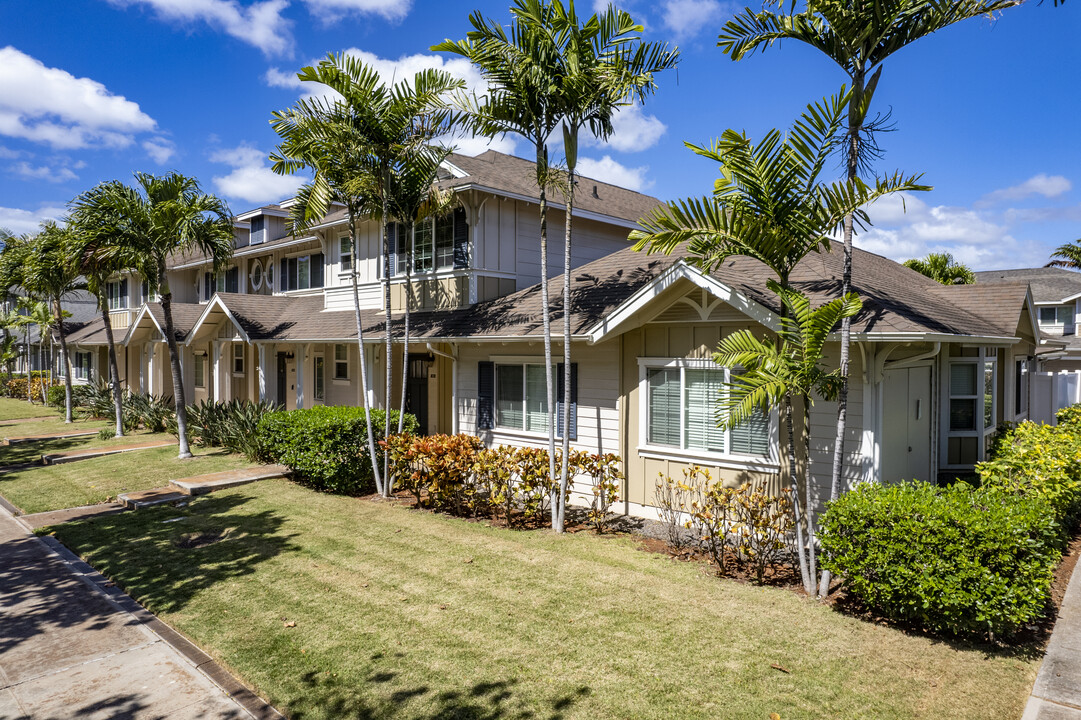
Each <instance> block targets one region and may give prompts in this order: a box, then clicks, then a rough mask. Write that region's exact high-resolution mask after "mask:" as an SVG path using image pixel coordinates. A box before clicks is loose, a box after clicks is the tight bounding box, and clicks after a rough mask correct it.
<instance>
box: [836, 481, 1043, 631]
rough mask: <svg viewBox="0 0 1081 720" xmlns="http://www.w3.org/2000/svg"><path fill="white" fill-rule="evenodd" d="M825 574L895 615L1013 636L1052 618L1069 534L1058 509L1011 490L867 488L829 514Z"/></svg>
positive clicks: (936, 627) (938, 626)
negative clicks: (1048, 613) (1049, 609)
mask: <svg viewBox="0 0 1081 720" xmlns="http://www.w3.org/2000/svg"><path fill="white" fill-rule="evenodd" d="M819 537H820V540H821V543H822V548H823V550H824V554H823V555H824V557H823V560H822V565H823V567H825V568H827V569H829V570H830V571H831V572H833V573H835V574H837V575H839V576H842V577H844V579H845V580H844V581H845V585H846V587H847V588H848V590H849V592H850V593H851V594H853V595H854V596H855V597H857V598H858V599H860V600H861V601H862V602H863V603H864V604H866V605H867V606H869V607H871V608H875V609H877V610H879V611H880V612H882V613H883V614H885V615H886V616H887V617H890V618H893V619H895V620H906V621H911V622H916V623H919V624H920V625H921V626H923V627H924V628H926V629H928V630H931V631H933V632H938V633H949V634H955V635H968V636H977V635H979V636H991V637H995V636H1009V635H1011V634H1013V633H1015V632H1016V631H1017V630H1018V629H1019V628H1020V627H1021V626H1022V625H1024V624H1026V623H1031V622H1033V621H1034V620H1036V619H1038V618H1039V617H1040V616H1041V615H1043V613H1044V611H1045V609H1046V603H1047V600H1048V597H1049V588H1050V586H1051V581H1052V577H1053V575H1052V573H1053V570H1054V568H1055V566H1056V565H1057V564H1058V562H1059V560H1060V558H1061V551H1062V533H1061V528H1060V526H1059V524H1058V523H1057V522H1056V520H1055V516H1054V513H1052V512H1051V509H1050V507H1049V506H1048V504H1047V503H1046V502H1045V501H1044V500H1043V499H1041V498H1040V497H1037V496H1034V495H1019V494H1016V493H1011V492H1008V491H1006V490H1004V489H1001V488H996V487H988V488H980V489H973V488H972V487H970V486H969V485H966V484H965V483H957V484H955V485H953V486H951V487H948V488H937V487H935V486H933V485H930V484H927V483H922V482H913V483H906V484H901V485H890V486H884V485H875V484H864V485H861V486H859V487H858V488H856V489H855V490H853V491H852V492H849V493H847V494H845V495H843V496H841V497H840V498H838V499H837V500H835V501H833V502H831V503H830V504H829V507H828V509H827V511H826V513H825V514H824V515H823V517H822V531H821V534H820V536H819Z"/></svg>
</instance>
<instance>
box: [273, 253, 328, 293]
mask: <svg viewBox="0 0 1081 720" xmlns="http://www.w3.org/2000/svg"><path fill="white" fill-rule="evenodd" d="M321 287H323V253H312V254H311V255H301V256H299V257H291V258H285V259H283V260H282V261H281V290H283V291H289V290H308V289H309V288H321Z"/></svg>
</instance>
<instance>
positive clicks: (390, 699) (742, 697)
mask: <svg viewBox="0 0 1081 720" xmlns="http://www.w3.org/2000/svg"><path fill="white" fill-rule="evenodd" d="M178 518H179V519H178ZM55 531H56V533H57V535H58V536H59V537H60V539H61V540H63V541H64V542H65V543H66V544H68V546H69V547H72V548H73V549H74V550H75V551H76V552H78V553H79V554H81V555H83V556H84V557H86V558H87V559H88V560H89V561H90V562H91V563H92V564H94V565H95V566H96V567H97V568H98V569H99V570H101V571H102V572H103V573H105V574H106V575H108V576H109V577H111V578H112V579H113V580H115V581H116V582H117V583H118V584H119V585H120V586H122V587H124V588H125V589H126V590H127V591H128V592H130V593H131V594H132V595H133V596H134V597H135V598H137V599H138V600H140V601H141V602H143V603H144V604H146V605H147V606H148V607H149V608H150V609H151V610H153V611H154V612H157V613H159V614H160V615H161V616H162V618H163V619H165V620H166V621H167V622H169V623H171V624H173V625H174V626H175V627H177V628H178V629H180V630H181V631H182V632H184V633H185V634H187V635H188V636H189V637H191V638H193V639H194V640H195V641H196V642H198V643H199V644H200V645H201V646H202V647H203V648H205V649H206V650H208V651H209V652H210V653H211V654H212V655H214V656H215V657H216V658H218V659H219V660H221V661H222V662H224V663H225V664H226V665H227V666H229V667H230V668H232V669H233V670H234V671H236V672H237V673H238V674H239V675H240V676H242V677H243V678H245V679H246V680H247V681H248V682H249V683H252V684H253V685H254V686H255V687H256V688H257V689H258V690H259V691H260V692H261V693H262V694H264V696H266V697H267V698H268V699H269V700H270V701H271V702H273V703H274V704H275V705H277V706H278V707H280V708H281V709H283V710H284V711H286V712H287V714H289V715H290V716H291V717H293V718H402V719H403V720H404V719H416V720H420V719H421V718H437V717H439V718H442V717H462V718H502V717H507V718H510V717H535V718H555V717H560V718H588V719H589V720H600V719H603V718H665V719H668V718H718V717H725V718H763V719H764V718H768V717H769V716H770V713H778V714H779V715H780V716H781V717H782V718H797V717H798V718H805V717H823V718H826V717H828V718H856V717H874V718H942V717H980V718H988V719H992V720H993V719H994V718H1016V717H1018V716H1019V715H1020V713H1021V710H1022V707H1023V705H1024V702H1025V699H1026V697H1027V695H1028V693H1029V690H1030V688H1031V684H1032V680H1033V678H1034V676H1035V671H1036V660H1034V659H1031V658H1027V657H1024V656H1018V655H1016V654H1015V655H1013V656H1007V655H1001V654H995V653H994V652H989V651H988V650H987V649H985V648H979V647H970V646H959V645H951V644H948V643H944V642H939V641H934V640H931V639H928V638H924V637H914V636H909V635H905V634H903V633H901V632H899V631H897V630H895V629H892V628H888V627H882V626H878V625H874V624H869V623H864V622H861V621H859V620H856V619H854V618H851V617H847V616H844V615H842V614H839V613H837V612H835V611H833V610H832V609H830V608H829V607H825V606H823V605H820V604H818V603H816V602H813V601H809V600H806V599H803V598H801V597H799V596H797V595H796V594H794V593H791V592H788V591H785V590H778V589H769V588H759V587H755V586H752V585H745V584H739V583H735V582H731V581H723V580H718V579H717V578H714V577H711V576H710V575H709V574H708V573H707V572H705V570H704V568H703V566H702V565H699V564H696V563H683V562H676V561H672V560H670V559H668V558H665V557H663V556H660V555H657V554H655V553H647V552H641V551H640V550H638V549H637V546H636V544H635V543H634V541H633V540H631V539H629V538H625V537H597V536H595V535H593V534H591V533H585V532H583V533H577V534H573V535H568V536H565V537H555V536H553V535H552V534H550V533H548V532H542V531H536V532H518V531H510V530H504V529H496V528H491V527H487V526H486V525H484V524H482V523H473V522H467V521H463V520H457V519H453V518H448V517H443V516H439V515H433V514H430V513H427V512H418V511H413V510H408V509H406V508H403V507H401V506H398V505H394V504H386V503H381V502H374V501H372V500H368V499H354V498H345V497H337V496H331V495H321V494H318V493H314V492H311V491H309V490H307V489H304V488H302V487H299V486H297V485H294V484H291V483H289V482H287V481H265V482H261V483H257V484H255V485H249V486H245V487H241V488H236V489H234V490H232V491H228V492H221V493H215V494H213V495H210V496H207V497H205V498H200V499H198V500H195V501H194V502H192V503H191V504H189V505H187V506H186V507H182V508H171V507H165V508H157V509H154V510H150V511H140V512H138V513H128V514H122V515H116V516H110V517H103V518H97V519H95V520H93V521H84V522H80V523H72V524H68V525H62V526H58V527H57V528H55ZM195 537H214V538H220V539H217V540H216V541H215V542H212V543H206V544H201V543H194V542H190V541H186V540H185V539H186V538H188V539H190V538H195ZM293 623H295V625H293ZM774 665H777V666H780V667H782V668H784V669H785V670H788V671H789V672H787V673H786V672H783V671H780V670H777V669H775V668H774V667H773V666H774Z"/></svg>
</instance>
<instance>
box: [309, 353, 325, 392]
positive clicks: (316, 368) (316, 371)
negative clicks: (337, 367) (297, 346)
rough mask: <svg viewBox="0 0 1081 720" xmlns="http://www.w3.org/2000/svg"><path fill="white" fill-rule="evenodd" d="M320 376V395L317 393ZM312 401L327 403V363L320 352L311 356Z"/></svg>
mask: <svg viewBox="0 0 1081 720" xmlns="http://www.w3.org/2000/svg"><path fill="white" fill-rule="evenodd" d="M320 366H322V367H320ZM320 375H322V385H323V392H322V394H320V393H319V385H320V382H319V380H320V377H319V376H320ZM312 399H313V400H315V402H317V403H320V404H326V401H327V362H326V356H324V355H323V353H321V352H319V353H314V354H313V355H312Z"/></svg>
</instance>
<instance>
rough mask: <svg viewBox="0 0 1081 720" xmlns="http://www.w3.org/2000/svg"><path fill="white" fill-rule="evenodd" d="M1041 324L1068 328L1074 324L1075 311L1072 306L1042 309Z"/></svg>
mask: <svg viewBox="0 0 1081 720" xmlns="http://www.w3.org/2000/svg"><path fill="white" fill-rule="evenodd" d="M1040 324H1041V325H1045V326H1048V327H1066V326H1067V325H1073V324H1074V309H1073V307H1072V306H1070V305H1058V306H1056V307H1042V308H1040Z"/></svg>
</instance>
